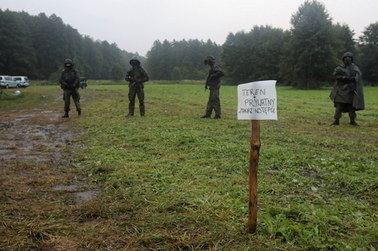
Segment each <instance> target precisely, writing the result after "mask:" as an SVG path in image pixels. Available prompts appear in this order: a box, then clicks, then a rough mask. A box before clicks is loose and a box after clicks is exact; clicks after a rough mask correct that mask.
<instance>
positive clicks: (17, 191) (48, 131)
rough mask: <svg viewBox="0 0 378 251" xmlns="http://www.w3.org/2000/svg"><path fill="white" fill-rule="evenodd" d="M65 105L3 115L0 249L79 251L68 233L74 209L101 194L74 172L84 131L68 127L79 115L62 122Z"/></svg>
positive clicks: (0, 129) (0, 119)
mask: <svg viewBox="0 0 378 251" xmlns="http://www.w3.org/2000/svg"><path fill="white" fill-rule="evenodd" d="M55 103H56V104H55ZM61 106H62V104H61V103H59V102H57V101H56V102H54V103H53V104H49V105H48V106H44V107H39V108H38V107H37V108H32V109H23V110H14V111H11V112H0V250H77V249H78V246H77V244H76V243H77V242H78V241H76V240H75V238H77V237H72V238H70V237H67V236H66V234H64V230H68V229H71V228H72V226H70V225H72V224H73V223H72V222H74V221H75V217H73V216H72V215H71V214H72V210H73V209H74V208H75V206H77V205H80V204H82V203H84V202H87V201H90V200H92V199H94V198H95V197H96V195H97V194H98V193H99V191H98V189H96V188H93V186H90V185H89V184H88V181H87V179H86V177H84V176H83V175H81V174H78V173H75V172H74V171H73V169H72V168H71V167H72V164H73V163H72V158H71V156H70V151H72V149H74V148H75V147H79V145H78V143H75V144H76V145H74V143H73V141H74V140H75V138H77V137H78V136H80V135H81V134H82V133H83V132H79V131H75V130H73V129H72V128H71V126H70V125H71V123H73V122H74V120H75V119H80V118H78V117H77V115H76V114H73V115H72V117H71V118H69V119H63V118H61V115H62V107H61ZM46 107H48V109H46Z"/></svg>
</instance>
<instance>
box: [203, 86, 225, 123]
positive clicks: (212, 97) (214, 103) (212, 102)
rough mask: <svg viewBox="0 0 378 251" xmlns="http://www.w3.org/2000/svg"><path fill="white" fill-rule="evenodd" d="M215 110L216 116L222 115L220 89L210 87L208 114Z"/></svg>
mask: <svg viewBox="0 0 378 251" xmlns="http://www.w3.org/2000/svg"><path fill="white" fill-rule="evenodd" d="M213 110H214V111H215V116H216V117H220V116H221V105H220V100H219V89H210V94H209V101H208V102H207V107H206V116H209V117H210V116H211V113H212V111H213Z"/></svg>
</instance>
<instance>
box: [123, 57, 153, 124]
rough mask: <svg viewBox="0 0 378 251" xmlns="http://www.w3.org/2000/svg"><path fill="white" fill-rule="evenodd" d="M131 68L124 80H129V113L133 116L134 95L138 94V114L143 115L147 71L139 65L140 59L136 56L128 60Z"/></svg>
mask: <svg viewBox="0 0 378 251" xmlns="http://www.w3.org/2000/svg"><path fill="white" fill-rule="evenodd" d="M130 65H131V69H130V70H129V71H128V72H127V74H126V77H125V80H126V81H128V82H129V113H128V114H127V115H126V117H128V116H134V108H135V97H136V96H138V100H139V111H140V116H144V115H145V108H144V91H143V88H144V82H147V81H148V80H149V78H148V75H147V73H146V72H145V70H144V69H143V68H142V67H141V66H140V61H139V60H138V59H136V58H132V59H131V60H130Z"/></svg>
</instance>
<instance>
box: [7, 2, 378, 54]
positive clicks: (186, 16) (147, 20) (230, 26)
mask: <svg viewBox="0 0 378 251" xmlns="http://www.w3.org/2000/svg"><path fill="white" fill-rule="evenodd" d="M304 2H305V0H0V8H1V9H2V10H5V9H9V10H12V11H25V12H28V13H29V14H31V15H38V14H39V13H41V12H43V13H45V14H46V15H48V16H50V15H51V14H56V15H57V16H59V17H60V18H62V19H63V22H64V23H66V24H69V25H71V26H72V27H74V28H75V29H77V30H78V31H79V33H81V34H83V35H88V36H90V37H91V38H93V39H95V40H107V41H108V42H109V43H116V44H117V45H118V47H119V48H121V49H123V50H126V51H128V52H138V53H139V54H140V55H143V56H144V55H145V54H146V53H147V51H148V50H150V49H151V47H152V44H153V42H154V41H155V40H160V41H163V40H165V39H167V40H169V41H172V40H182V39H186V40H189V39H199V40H204V41H206V40H207V39H211V40H212V41H214V42H216V43H217V44H223V43H224V41H225V40H226V38H227V35H228V34H229V33H231V32H232V33H236V32H239V31H247V32H248V31H250V30H251V29H252V28H253V26H255V25H270V26H272V27H274V28H282V29H290V28H291V24H290V18H291V16H292V15H293V14H294V13H295V12H296V11H297V10H298V8H299V7H300V6H301V5H302V4H303V3H304ZM319 2H321V3H323V4H324V5H325V7H326V10H327V11H328V13H329V15H330V17H331V18H332V20H333V22H334V23H340V24H347V25H348V26H349V27H350V29H351V30H352V31H354V32H355V33H356V36H355V37H356V38H357V37H358V36H359V35H361V32H362V31H363V30H364V29H365V28H366V27H367V26H368V25H369V24H371V23H375V22H377V21H378V0H320V1H319Z"/></svg>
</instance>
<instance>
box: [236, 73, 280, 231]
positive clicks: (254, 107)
mask: <svg viewBox="0 0 378 251" xmlns="http://www.w3.org/2000/svg"><path fill="white" fill-rule="evenodd" d="M276 82H277V81H276V80H263V81H256V82H250V83H246V84H240V85H238V110H237V112H238V120H249V121H251V126H252V135H251V150H250V158H249V182H248V187H249V196H248V197H249V202H248V228H247V232H248V233H251V234H253V233H255V232H256V226H257V169H258V165H259V153H260V145H261V143H260V120H277V94H276V87H275V85H276Z"/></svg>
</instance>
